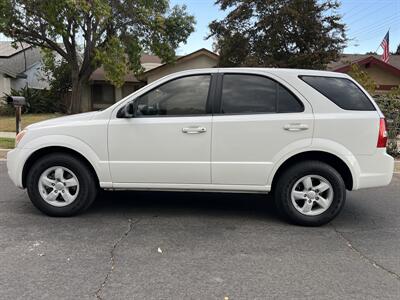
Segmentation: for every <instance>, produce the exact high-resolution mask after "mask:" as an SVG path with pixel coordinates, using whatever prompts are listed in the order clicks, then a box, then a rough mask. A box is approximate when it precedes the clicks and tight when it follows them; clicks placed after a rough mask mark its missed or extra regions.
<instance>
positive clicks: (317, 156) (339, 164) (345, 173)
mask: <svg viewBox="0 0 400 300" xmlns="http://www.w3.org/2000/svg"><path fill="white" fill-rule="evenodd" d="M306 160H314V161H315V160H316V161H321V162H324V163H326V164H328V165H330V166H331V167H333V168H334V169H335V170H336V171H338V172H339V174H340V176H342V178H343V181H344V184H345V186H346V189H347V190H352V189H353V187H354V183H355V182H354V178H353V173H352V172H351V168H350V167H349V166H348V164H347V163H346V162H345V161H344V160H343V159H342V158H340V157H339V156H337V155H335V154H332V153H329V152H326V151H321V150H310V151H304V152H300V153H297V154H294V155H292V156H290V157H289V158H287V159H286V160H284V161H283V163H281V165H280V166H279V167H278V168H277V170H276V171H275V173H274V174H273V176H272V183H271V190H273V189H274V187H275V185H276V183H277V181H278V178H279V177H280V175H281V174H282V173H283V172H284V171H285V170H286V169H288V168H289V167H291V166H292V165H294V164H296V163H298V162H301V161H306Z"/></svg>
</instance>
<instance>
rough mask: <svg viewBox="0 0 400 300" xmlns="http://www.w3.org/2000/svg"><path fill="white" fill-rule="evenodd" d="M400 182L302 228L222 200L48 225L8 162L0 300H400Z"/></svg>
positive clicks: (155, 204) (102, 210)
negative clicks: (329, 219)
mask: <svg viewBox="0 0 400 300" xmlns="http://www.w3.org/2000/svg"><path fill="white" fill-rule="evenodd" d="M396 176H397V177H395V178H394V179H393V182H392V184H391V185H390V186H389V187H387V188H381V189H371V190H364V191H357V192H352V193H349V194H348V201H347V204H346V207H345V209H344V211H343V212H342V214H341V215H340V216H339V217H338V218H337V219H336V220H335V221H333V222H332V223H331V224H329V225H327V226H324V227H320V228H304V227H298V226H293V225H288V224H286V223H284V222H282V221H281V220H280V219H279V218H278V216H277V214H276V211H275V210H274V207H273V205H272V204H271V201H268V199H266V197H265V196H262V195H243V194H219V193H216V194H208V193H207V194H206V193H166V192H165V193H162V192H158V193H155V192H151V193H150V192H147V193H145V192H130V193H127V192H124V193H122V192H118V193H106V194H104V195H103V196H102V197H101V198H100V199H99V200H98V201H96V203H95V205H94V206H93V207H92V208H91V209H90V210H89V211H88V212H87V213H86V214H84V215H81V216H79V217H74V218H50V217H46V216H44V215H42V214H41V213H40V212H38V211H37V210H36V209H35V208H34V207H33V206H32V205H31V203H30V202H29V199H28V197H27V195H26V193H25V191H22V190H19V189H17V188H15V187H14V186H13V185H12V183H11V181H10V180H9V178H8V176H7V174H6V167H5V163H4V162H0V299H58V298H60V299H61V298H62V299H96V298H98V299H224V298H225V297H228V299H229V300H231V299H271V298H275V299H399V298H400V249H399V248H400V176H399V175H396ZM225 299H226V298H225Z"/></svg>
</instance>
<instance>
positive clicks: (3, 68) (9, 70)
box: [0, 41, 48, 97]
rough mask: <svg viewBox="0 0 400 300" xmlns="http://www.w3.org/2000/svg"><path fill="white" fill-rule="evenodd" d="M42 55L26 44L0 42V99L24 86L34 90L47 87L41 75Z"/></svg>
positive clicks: (37, 49) (36, 49)
mask: <svg viewBox="0 0 400 300" xmlns="http://www.w3.org/2000/svg"><path fill="white" fill-rule="evenodd" d="M41 68H42V55H41V53H40V49H39V48H35V47H33V46H30V45H28V44H25V43H22V44H18V47H17V48H14V47H13V46H12V44H11V42H5V41H0V97H2V96H3V95H4V94H8V93H10V91H11V89H16V90H19V89H21V88H23V87H25V86H28V87H30V88H36V89H43V88H46V87H48V83H47V82H46V81H44V80H42V78H43V74H42V70H41Z"/></svg>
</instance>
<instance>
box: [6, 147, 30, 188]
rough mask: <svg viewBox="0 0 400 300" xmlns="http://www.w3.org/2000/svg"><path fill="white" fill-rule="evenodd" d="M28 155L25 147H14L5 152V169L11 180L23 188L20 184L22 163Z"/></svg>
mask: <svg viewBox="0 0 400 300" xmlns="http://www.w3.org/2000/svg"><path fill="white" fill-rule="evenodd" d="M28 157H29V153H28V151H27V150H26V149H21V148H15V149H13V150H11V151H8V153H7V171H8V176H10V178H11V180H12V182H13V183H14V184H15V185H16V186H17V187H19V188H21V189H22V188H24V187H23V184H22V171H23V169H24V164H25V162H26V160H27V158H28Z"/></svg>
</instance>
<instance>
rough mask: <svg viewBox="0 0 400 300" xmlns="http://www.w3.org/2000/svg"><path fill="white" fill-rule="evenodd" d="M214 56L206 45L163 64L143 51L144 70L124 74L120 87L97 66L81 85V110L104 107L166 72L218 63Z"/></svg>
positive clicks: (211, 66) (205, 66)
mask: <svg viewBox="0 0 400 300" xmlns="http://www.w3.org/2000/svg"><path fill="white" fill-rule="evenodd" d="M218 59H219V57H218V55H217V54H215V53H213V52H211V51H209V50H207V49H200V50H197V51H195V52H192V53H190V54H188V55H184V56H180V57H178V58H177V59H176V61H175V62H174V63H172V64H163V63H162V62H161V60H160V58H159V57H157V56H154V55H148V54H144V55H142V57H141V64H142V66H143V68H144V69H145V71H144V73H143V74H142V75H140V76H139V78H136V77H135V76H134V75H133V74H128V75H126V76H125V83H124V85H123V86H122V87H120V88H118V87H114V86H113V85H112V84H111V83H109V82H108V81H107V79H106V77H105V74H104V69H103V68H101V67H100V68H98V69H97V70H95V71H94V72H93V73H92V75H91V76H90V78H89V84H88V85H87V86H85V87H84V89H83V93H82V101H81V103H82V105H81V110H82V111H89V110H97V109H102V108H105V107H108V106H110V105H112V104H113V103H115V102H117V101H118V100H120V99H122V98H124V97H126V96H128V95H130V94H131V93H133V92H134V91H136V90H138V89H140V88H141V87H143V86H144V85H146V84H148V83H151V82H153V81H155V80H157V79H159V78H161V77H164V76H166V75H168V74H172V73H175V72H179V71H184V70H190V69H201V68H214V67H216V66H217V65H218Z"/></svg>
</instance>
